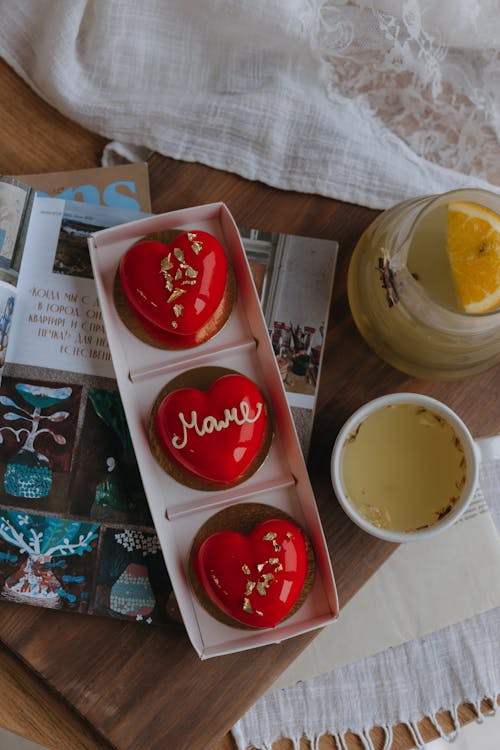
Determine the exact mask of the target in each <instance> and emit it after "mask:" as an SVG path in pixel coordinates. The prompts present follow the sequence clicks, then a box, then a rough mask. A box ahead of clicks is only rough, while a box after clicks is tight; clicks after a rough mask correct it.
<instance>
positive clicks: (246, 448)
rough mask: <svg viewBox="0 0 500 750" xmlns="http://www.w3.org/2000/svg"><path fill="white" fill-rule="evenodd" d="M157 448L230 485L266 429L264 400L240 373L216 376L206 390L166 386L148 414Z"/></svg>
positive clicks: (258, 447)
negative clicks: (166, 388)
mask: <svg viewBox="0 0 500 750" xmlns="http://www.w3.org/2000/svg"><path fill="white" fill-rule="evenodd" d="M154 427H155V433H156V437H157V438H158V441H159V443H160V446H161V449H162V450H163V451H164V452H165V453H166V454H167V456H168V457H170V458H171V459H172V460H173V461H174V463H176V464H178V465H180V466H181V467H183V469H185V470H187V471H188V472H189V473H190V474H191V475H194V476H195V477H199V478H202V479H205V480H208V481H209V482H215V483H217V484H220V485H230V484H233V483H235V482H237V481H238V480H239V479H240V478H241V477H242V476H244V475H245V473H246V472H247V470H248V469H249V467H251V465H252V463H253V462H254V461H255V459H256V458H257V457H258V456H259V454H260V453H261V451H262V448H263V446H264V444H265V441H266V438H267V435H268V428H269V425H268V413H267V406H266V402H265V400H264V397H263V396H262V394H261V392H260V390H259V388H258V387H257V386H256V385H255V383H254V382H253V381H251V380H249V379H248V378H246V377H245V376H243V375H239V374H237V373H231V374H229V375H224V376H222V377H220V378H218V379H217V380H216V381H215V382H214V383H213V384H212V385H211V387H210V388H209V389H208V390H207V391H200V390H198V389H196V388H180V389H178V390H174V391H171V392H170V393H168V394H167V395H166V396H165V398H163V400H162V401H161V403H160V404H159V406H158V408H157V410H156V413H155V415H154Z"/></svg>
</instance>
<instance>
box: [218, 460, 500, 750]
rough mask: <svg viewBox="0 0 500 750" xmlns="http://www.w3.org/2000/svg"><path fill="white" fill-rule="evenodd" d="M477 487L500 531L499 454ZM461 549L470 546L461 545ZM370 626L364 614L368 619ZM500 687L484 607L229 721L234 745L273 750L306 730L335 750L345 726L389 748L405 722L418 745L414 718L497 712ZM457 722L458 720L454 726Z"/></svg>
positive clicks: (497, 615)
mask: <svg viewBox="0 0 500 750" xmlns="http://www.w3.org/2000/svg"><path fill="white" fill-rule="evenodd" d="M480 481H481V488H482V490H483V493H484V495H485V498H486V500H487V502H488V506H489V508H490V512H491V515H492V517H493V519H494V521H495V523H496V525H497V529H499V531H500V494H499V492H498V487H499V483H500V461H487V462H484V463H483V465H482V467H481V474H480ZM464 554H467V551H466V550H464ZM367 627H369V619H367ZM499 693H500V608H496V609H493V610H490V611H489V612H484V613H482V614H480V615H476V616H475V617H472V618H470V619H468V620H465V621H463V622H461V623H457V624H456V625H452V626H450V627H447V628H443V629H442V630H438V631H436V632H434V633H431V634H429V635H426V636H425V637H423V638H418V639H416V640H413V641H410V642H408V643H404V644H402V645H400V646H396V647H394V648H389V649H387V650H386V651H383V652H381V653H379V654H375V655H374V656H371V657H368V658H366V659H362V660H360V661H358V662H355V663H353V664H349V665H347V666H345V667H341V668H340V669H336V670H334V671H331V672H328V673H326V674H324V675H320V676H318V677H314V678H312V679H309V680H305V681H303V682H298V683H297V684H296V685H293V686H291V687H288V688H284V689H282V690H277V691H276V692H272V693H267V694H266V695H264V696H263V697H262V698H260V699H259V700H258V701H257V702H256V703H255V704H254V705H253V706H252V708H250V710H249V711H247V713H246V714H245V715H244V716H243V717H242V718H241V719H240V720H239V721H238V722H237V723H236V725H235V726H234V727H233V730H232V731H233V735H234V737H235V740H236V743H237V746H238V749H239V750H246V748H247V747H249V746H252V747H256V748H258V750H271V746H272V743H273V742H274V741H275V740H277V739H279V738H280V737H287V738H289V739H291V740H293V742H294V747H295V748H296V750H299V743H300V738H301V737H303V736H304V737H307V739H309V741H310V742H311V743H312V750H317V744H316V743H317V742H318V741H319V738H320V737H321V736H322V735H324V734H330V735H333V736H334V737H335V739H336V742H337V747H338V748H339V750H344V749H345V748H346V746H345V744H344V740H345V737H344V735H345V733H346V732H347V731H350V732H354V733H355V734H357V735H358V736H359V737H360V738H361V740H362V742H363V744H364V747H365V748H366V749H367V750H373V745H371V744H370V743H371V738H370V735H369V730H370V729H371V728H372V727H374V726H382V727H384V729H385V737H386V747H385V748H384V750H389V748H390V742H391V737H392V730H391V727H392V726H394V725H395V724H400V723H404V724H406V725H407V726H408V728H409V730H410V732H411V733H412V735H413V739H414V741H415V744H416V746H417V747H424V746H425V742H424V740H423V739H422V736H421V734H420V731H419V729H418V724H417V723H418V722H419V721H420V720H421V719H422V718H423V717H424V716H428V717H430V718H431V719H432V720H433V721H434V723H435V726H436V728H437V729H438V731H439V732H440V734H441V736H443V737H445V738H446V739H449V740H452V739H453V737H454V736H455V735H456V731H454V732H452V733H449V734H448V735H447V734H446V733H445V732H443V731H442V729H441V728H440V725H439V723H438V721H437V719H436V713H437V712H439V711H441V710H445V711H449V712H450V713H451V715H452V716H453V717H454V719H455V721H456V711H457V709H458V707H459V706H460V705H461V704H462V703H465V702H467V703H472V704H473V705H474V706H475V707H476V712H477V714H478V716H480V714H479V704H480V702H481V700H482V699H483V698H487V699H489V700H490V701H491V706H492V711H496V708H497V697H498V695H499ZM456 726H457V728H458V725H456Z"/></svg>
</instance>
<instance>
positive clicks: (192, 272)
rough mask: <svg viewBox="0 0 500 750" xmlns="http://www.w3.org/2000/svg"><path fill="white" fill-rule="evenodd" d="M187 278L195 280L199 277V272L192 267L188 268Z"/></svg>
mask: <svg viewBox="0 0 500 750" xmlns="http://www.w3.org/2000/svg"><path fill="white" fill-rule="evenodd" d="M186 276H187V277H188V279H195V278H196V277H197V276H198V271H197V270H196V269H195V268H191V266H186Z"/></svg>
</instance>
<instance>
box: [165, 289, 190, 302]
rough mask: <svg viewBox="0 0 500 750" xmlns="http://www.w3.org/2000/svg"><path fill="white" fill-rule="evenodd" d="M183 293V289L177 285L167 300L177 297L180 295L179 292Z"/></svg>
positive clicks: (171, 300)
mask: <svg viewBox="0 0 500 750" xmlns="http://www.w3.org/2000/svg"><path fill="white" fill-rule="evenodd" d="M185 293H186V290H185V289H179V287H177V288H176V289H174V291H173V292H172V294H171V295H170V297H169V298H168V300H167V302H173V301H174V300H176V299H177V297H180V296H181V294H185Z"/></svg>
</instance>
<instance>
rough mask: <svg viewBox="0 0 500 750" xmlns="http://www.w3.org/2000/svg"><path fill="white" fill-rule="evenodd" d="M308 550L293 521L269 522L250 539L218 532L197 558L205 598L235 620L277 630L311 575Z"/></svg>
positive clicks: (251, 625) (262, 525)
mask: <svg viewBox="0 0 500 750" xmlns="http://www.w3.org/2000/svg"><path fill="white" fill-rule="evenodd" d="M307 566H308V561H307V547H306V542H305V537H304V534H303V532H302V530H301V529H300V528H299V527H298V526H296V525H295V524H294V523H292V521H289V520H287V519H285V518H276V519H271V520H267V521H263V522H262V523H259V525H258V526H256V527H255V528H254V529H253V531H252V532H251V533H250V534H248V536H243V535H242V534H238V533H236V532H235V531H218V532H216V533H215V534H212V535H211V536H209V537H207V538H206V539H205V540H204V541H203V542H202V543H201V545H200V547H199V548H198V550H197V551H196V553H195V556H194V560H193V567H194V571H195V573H196V576H197V578H198V580H199V582H200V584H201V587H202V589H203V592H204V594H205V595H206V596H207V597H208V598H209V599H210V600H211V601H212V602H213V604H215V605H216V606H217V607H218V608H219V609H221V610H222V611H223V612H224V613H225V614H226V615H228V616H229V617H231V618H232V619H234V620H237V621H238V622H240V623H242V624H243V625H247V626H249V627H252V628H272V627H274V626H275V625H277V624H278V623H279V622H281V620H283V619H284V618H285V617H286V616H287V615H288V614H289V613H290V611H291V610H292V609H293V607H294V605H295V603H296V602H297V599H298V598H299V596H300V593H301V591H302V588H303V586H304V583H305V581H306V575H307Z"/></svg>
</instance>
